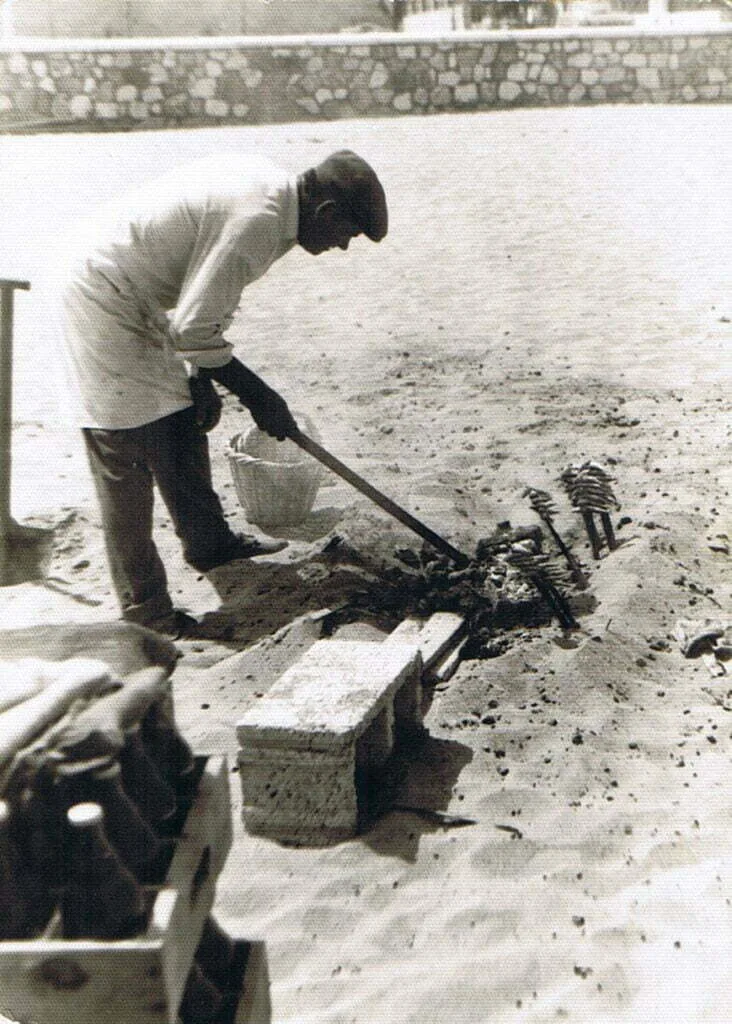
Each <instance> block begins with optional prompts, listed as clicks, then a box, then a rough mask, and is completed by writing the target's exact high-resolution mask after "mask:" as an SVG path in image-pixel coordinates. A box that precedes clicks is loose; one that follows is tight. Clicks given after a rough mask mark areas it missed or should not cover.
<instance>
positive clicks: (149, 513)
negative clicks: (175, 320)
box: [82, 407, 234, 623]
mask: <svg viewBox="0 0 732 1024" xmlns="http://www.w3.org/2000/svg"><path fill="white" fill-rule="evenodd" d="M82 433H83V435H84V441H85V443H86V450H87V455H88V457H89V465H90V466H91V471H92V476H93V478H94V485H95V487H96V491H97V497H98V499H99V505H100V508H101V514H102V527H103V530H104V539H105V544H106V549H107V557H108V560H109V568H110V573H111V576H112V582H113V584H114V588H115V590H116V592H117V597H118V599H119V603H120V606H121V608H122V616H123V618H125V619H128V620H130V621H132V622H139V623H149V622H152V621H153V620H154V619H156V618H159V617H160V616H163V615H167V614H168V613H169V612H170V611H171V610H172V602H171V599H170V595H169V594H168V583H167V577H166V574H165V568H164V566H163V563H162V561H161V559H160V555H159V554H158V551H157V548H156V547H155V542H154V541H153V500H154V494H153V484H155V485H157V488H158V490H159V492H160V495H161V497H162V499H163V501H164V502H165V505H166V507H167V509H168V512H169V513H170V517H171V519H172V520H173V526H174V528H175V532H176V535H177V536H178V537H179V539H180V541H181V543H182V545H183V555H184V557H185V559H186V561H187V562H189V563H190V564H191V565H194V566H195V565H196V563H197V562H199V561H200V562H206V561H208V560H210V558H211V556H212V555H215V554H216V553H217V552H219V551H222V550H225V549H226V548H227V547H228V546H229V545H231V543H232V541H233V540H234V534H233V532H232V531H231V530H230V528H229V526H228V524H227V522H226V520H225V519H224V513H223V509H222V508H221V502H220V501H219V498H218V495H217V494H216V492H215V491H214V490H213V487H212V484H211V462H210V459H209V452H208V440H207V437H206V435H205V434H204V433H203V432H202V431H201V430H200V428H199V427H198V426H197V425H196V420H195V412H194V409H193V407H190V408H188V409H182V410H181V411H180V412H176V413H173V414H172V415H171V416H165V417H163V418H162V419H159V420H155V421H154V422H153V423H146V424H145V425H144V426H142V427H134V428H132V429H129V430H97V429H90V428H86V429H84V430H83V431H82Z"/></svg>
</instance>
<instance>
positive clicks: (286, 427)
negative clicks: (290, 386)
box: [248, 385, 298, 441]
mask: <svg viewBox="0 0 732 1024" xmlns="http://www.w3.org/2000/svg"><path fill="white" fill-rule="evenodd" d="M248 408H249V412H250V413H251V414H252V418H253V420H254V422H255V423H256V424H257V426H258V427H259V429H260V430H263V431H264V432H265V434H269V435H270V436H271V437H276V438H277V440H278V441H284V440H285V438H286V437H291V436H292V435H293V434H295V433H297V429H298V427H297V423H296V422H295V420H294V419H293V416H292V413H291V412H290V410H289V408H288V405H287V402H286V401H285V400H284V398H283V397H282V396H281V395H278V394H277V392H276V391H273V390H272V388H269V387H266V385H265V387H264V388H262V389H261V391H260V393H258V394H257V395H256V396H255V397H254V398H250V399H249V406H248Z"/></svg>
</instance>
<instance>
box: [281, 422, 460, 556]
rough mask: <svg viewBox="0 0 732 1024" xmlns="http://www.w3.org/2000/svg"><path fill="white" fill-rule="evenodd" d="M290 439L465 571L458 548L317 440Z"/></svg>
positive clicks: (298, 436)
mask: <svg viewBox="0 0 732 1024" xmlns="http://www.w3.org/2000/svg"><path fill="white" fill-rule="evenodd" d="M290 440H291V441H294V442H295V444H296V445H298V446H299V447H300V448H302V449H303V451H306V452H308V454H309V455H312V456H313V458H315V459H317V460H318V462H322V463H323V465H324V466H327V467H328V469H330V470H332V471H333V472H334V473H336V474H337V475H338V476H339V477H341V478H342V479H343V480H346V481H347V482H348V483H349V484H351V485H352V486H353V487H355V488H356V490H357V491H360V492H361V494H365V495H366V497H367V498H370V499H371V501H373V502H374V503H375V504H377V505H379V507H380V508H383V509H384V511H385V512H388V513H389V515H390V516H393V517H394V518H395V519H398V520H399V522H400V523H402V524H403V525H404V526H407V527H408V528H409V529H410V530H413V531H414V532H415V533H416V534H418V535H419V536H420V537H422V538H423V540H426V541H428V542H429V543H430V544H431V545H432V546H433V547H435V548H437V550H438V551H441V552H442V554H444V555H447V556H448V558H451V559H452V560H453V561H454V562H455V563H456V564H457V565H458V566H460V567H461V568H464V567H465V566H466V565H468V563H469V562H470V559H469V558H468V556H467V555H465V554H463V552H462V551H459V550H458V549H457V548H455V547H453V546H452V544H450V543H449V542H448V541H446V540H445V539H444V537H440V535H439V534H437V533H435V532H434V530H431V529H430V528H429V526H425V524H424V523H422V522H420V521H419V519H415V517H414V516H413V515H412V514H411V513H409V512H407V510H406V509H404V508H402V507H401V505H397V503H396V502H395V501H392V500H391V498H388V497H387V496H386V495H385V494H382V492H381V491H379V490H377V489H376V488H375V487H373V486H372V485H371V484H370V483H369V482H368V480H364V478H363V477H362V476H359V475H358V473H354V471H353V470H352V469H349V467H348V466H346V465H344V463H342V462H341V461H340V459H337V458H336V457H335V455H331V453H330V452H329V451H326V449H325V448H323V447H322V446H321V445H319V444H318V443H317V441H313V439H312V438H311V437H308V436H307V435H306V434H303V433H302V431H298V432H297V434H295V435H290Z"/></svg>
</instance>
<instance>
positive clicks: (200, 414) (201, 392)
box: [188, 376, 222, 434]
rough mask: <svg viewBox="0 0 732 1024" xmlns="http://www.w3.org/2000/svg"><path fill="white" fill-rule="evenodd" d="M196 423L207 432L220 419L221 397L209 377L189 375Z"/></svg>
mask: <svg viewBox="0 0 732 1024" xmlns="http://www.w3.org/2000/svg"><path fill="white" fill-rule="evenodd" d="M188 386H189V387H190V389H191V398H192V399H193V405H194V408H195V410H196V423H197V424H198V426H199V427H200V428H201V430H202V431H203V432H204V433H205V434H207V433H208V432H209V430H213V428H214V427H215V426H216V424H217V423H218V422H219V420H220V419H221V404H222V403H221V397H220V395H219V393H218V391H217V390H216V388H215V387H214V386H213V383H212V381H211V379H210V378H209V377H205V376H199V377H189V378H188Z"/></svg>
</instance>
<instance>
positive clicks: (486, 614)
mask: <svg viewBox="0 0 732 1024" xmlns="http://www.w3.org/2000/svg"><path fill="white" fill-rule="evenodd" d="M543 542H544V534H543V533H542V530H541V527H539V526H528V527H518V528H513V527H512V526H511V524H510V523H508V522H504V523H500V524H499V526H498V528H497V530H496V531H495V533H493V534H492V535H491V536H490V537H486V538H483V539H481V540H480V541H479V542H478V544H477V547H476V553H475V556H474V557H473V558H472V559H471V561H470V563H469V565H468V566H467V567H466V568H460V569H459V568H456V566H455V565H454V563H453V562H452V561H451V560H450V559H449V558H447V557H446V556H445V555H442V554H439V553H437V552H436V551H435V549H434V548H432V547H431V546H430V545H426V544H425V545H423V547H422V548H421V550H418V551H415V550H413V549H411V548H404V547H399V548H397V549H396V550H395V551H394V559H395V561H394V562H392V563H391V564H388V565H386V566H383V565H382V566H381V567H380V571H379V573H378V579H376V580H374V581H369V582H368V583H367V584H366V585H365V586H364V587H363V588H362V589H360V590H358V591H356V592H354V593H353V594H351V597H350V600H349V603H348V605H347V606H346V607H344V608H340V609H338V610H337V611H335V612H333V613H332V614H331V616H330V617H329V619H328V622H327V623H326V624H325V625H326V628H327V631H328V632H333V631H335V630H336V629H337V628H338V627H339V626H340V625H343V624H344V623H346V622H353V621H357V620H363V619H371V620H372V621H375V622H378V623H380V624H381V625H382V626H384V627H385V628H387V629H391V628H394V627H395V626H396V625H398V623H399V622H401V621H402V619H404V618H407V617H412V618H425V619H426V618H429V616H430V615H432V614H434V613H435V612H441V611H449V612H455V613H457V614H458V615H462V616H463V617H464V618H465V619H466V622H467V625H468V639H467V642H466V644H465V646H464V648H463V652H462V657H463V658H464V659H475V658H493V657H497V656H498V655H499V654H502V653H503V652H504V651H505V650H507V649H508V648H509V647H510V646H511V644H512V642H513V641H512V638H511V636H510V633H511V631H512V630H516V629H517V628H518V627H522V626H523V627H527V626H528V627H538V626H542V625H546V624H547V623H548V622H550V621H551V620H552V618H553V617H554V616H555V615H556V614H557V601H559V602H560V603H561V602H563V601H565V600H566V596H565V585H566V586H567V587H569V586H571V583H569V582H568V577H567V573H566V571H565V570H564V569H563V567H561V566H559V565H558V564H555V562H554V560H552V559H550V558H549V557H548V556H547V555H544V554H542V545H543ZM330 552H331V553H332V554H335V553H336V552H337V553H338V555H339V557H340V558H343V556H345V557H346V558H347V560H348V561H352V562H354V563H356V564H358V563H361V564H363V562H364V561H365V559H364V557H363V556H362V555H357V554H356V557H355V558H352V557H351V556H352V555H353V554H354V552H352V550H351V546H350V545H347V544H342V545H340V546H339V544H338V542H336V543H335V544H334V545H332V547H331V548H330ZM527 565H528V566H530V567H531V570H532V571H531V572H529V571H528V570H527V569H526V566H527ZM537 566H538V567H539V569H538V573H539V575H538V576H537ZM545 577H546V581H545ZM546 583H548V584H549V585H550V587H551V588H552V589H553V591H554V593H555V597H554V599H553V600H552V601H549V600H547V595H546ZM560 621H562V620H560ZM570 621H571V616H568V617H567V618H566V619H564V621H562V624H563V625H565V626H566V625H568V623H569V622H570Z"/></svg>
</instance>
